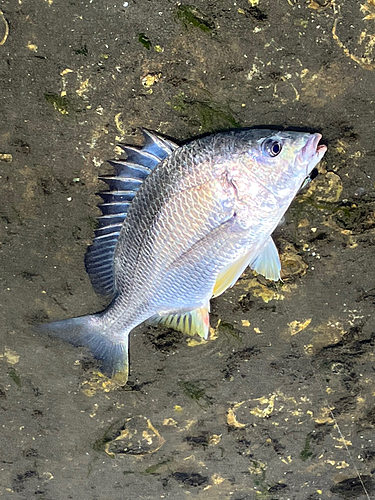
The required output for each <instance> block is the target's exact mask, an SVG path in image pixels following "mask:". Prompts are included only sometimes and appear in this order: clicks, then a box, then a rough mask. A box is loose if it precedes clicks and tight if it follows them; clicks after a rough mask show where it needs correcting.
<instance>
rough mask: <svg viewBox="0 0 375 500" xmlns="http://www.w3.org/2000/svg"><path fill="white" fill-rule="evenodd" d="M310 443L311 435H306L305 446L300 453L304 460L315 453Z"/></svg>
mask: <svg viewBox="0 0 375 500" xmlns="http://www.w3.org/2000/svg"><path fill="white" fill-rule="evenodd" d="M310 443H311V436H310V435H308V436H306V439H305V445H304V447H303V450H302V451H301V453H300V454H299V456H300V459H301V460H302V461H303V462H306V460H308V459H309V458H310V457H312V455H313V452H312V451H311V447H310Z"/></svg>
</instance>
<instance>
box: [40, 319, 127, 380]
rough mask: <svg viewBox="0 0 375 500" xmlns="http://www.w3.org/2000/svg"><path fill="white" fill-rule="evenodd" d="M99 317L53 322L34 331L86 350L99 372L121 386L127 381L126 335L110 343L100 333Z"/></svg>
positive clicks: (106, 335) (108, 338)
mask: <svg viewBox="0 0 375 500" xmlns="http://www.w3.org/2000/svg"><path fill="white" fill-rule="evenodd" d="M103 330H104V328H103V324H102V322H101V321H100V316H99V315H95V314H93V315H89V316H81V317H79V318H72V319H65V320H62V321H55V322H54V323H45V324H43V325H38V327H37V331H41V332H44V333H47V334H49V335H53V336H55V337H59V338H60V339H63V340H65V341H67V342H69V343H70V344H73V345H75V346H83V347H87V348H88V349H89V350H90V351H91V352H92V354H93V355H94V357H95V358H96V359H98V360H99V361H100V362H101V369H102V371H103V373H105V374H106V375H108V376H109V377H112V378H113V379H114V380H115V381H116V382H117V383H118V384H120V385H125V384H126V382H127V380H128V373H129V362H128V335H127V334H125V335H124V338H123V340H121V341H119V342H113V341H112V340H111V339H110V336H109V335H108V334H107V333H106V334H105V333H103Z"/></svg>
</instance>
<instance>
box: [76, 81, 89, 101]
mask: <svg viewBox="0 0 375 500" xmlns="http://www.w3.org/2000/svg"><path fill="white" fill-rule="evenodd" d="M88 89H89V79H88V78H86V80H84V81H83V82H81V83H80V84H79V89H77V90H76V93H77V94H78V95H79V96H80V97H82V96H83V94H85V92H87V91H88Z"/></svg>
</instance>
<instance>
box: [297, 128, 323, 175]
mask: <svg viewBox="0 0 375 500" xmlns="http://www.w3.org/2000/svg"><path fill="white" fill-rule="evenodd" d="M321 138H322V134H319V133H316V134H312V135H311V136H310V137H309V138H308V140H307V142H306V144H305V145H304V146H303V148H301V150H300V153H299V158H300V159H301V160H302V161H303V160H304V159H305V161H306V159H307V166H306V177H307V176H308V175H309V174H310V172H311V171H312V169H313V168H314V167H315V166H316V165H317V164H318V163H319V162H320V160H321V159H322V158H323V156H324V154H325V152H326V151H327V146H326V145H325V144H320V145H319V141H320V140H321Z"/></svg>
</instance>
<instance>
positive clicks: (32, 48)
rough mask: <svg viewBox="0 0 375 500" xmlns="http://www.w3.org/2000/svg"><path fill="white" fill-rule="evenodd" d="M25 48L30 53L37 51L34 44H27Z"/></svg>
mask: <svg viewBox="0 0 375 500" xmlns="http://www.w3.org/2000/svg"><path fill="white" fill-rule="evenodd" d="M26 47H27V48H28V49H29V50H31V51H32V52H36V51H37V50H38V46H37V45H35V43H31V42H27V45H26Z"/></svg>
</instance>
